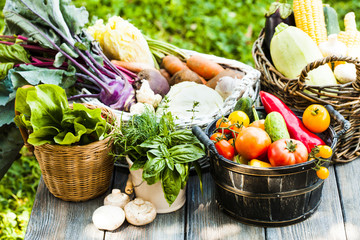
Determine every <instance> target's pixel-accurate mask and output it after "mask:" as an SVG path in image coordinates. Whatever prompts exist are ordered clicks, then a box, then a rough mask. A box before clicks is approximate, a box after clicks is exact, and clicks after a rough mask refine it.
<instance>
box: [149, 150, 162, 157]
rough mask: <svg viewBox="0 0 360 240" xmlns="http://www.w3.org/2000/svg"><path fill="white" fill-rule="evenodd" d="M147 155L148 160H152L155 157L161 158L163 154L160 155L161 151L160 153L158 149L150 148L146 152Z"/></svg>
mask: <svg viewBox="0 0 360 240" xmlns="http://www.w3.org/2000/svg"><path fill="white" fill-rule="evenodd" d="M147 157H148V159H149V160H152V159H154V158H156V157H160V158H162V157H163V155H162V153H161V151H160V150H159V149H151V150H149V151H148V152H147Z"/></svg>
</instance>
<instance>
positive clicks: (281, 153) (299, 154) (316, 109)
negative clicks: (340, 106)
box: [210, 105, 332, 179]
mask: <svg viewBox="0 0 360 240" xmlns="http://www.w3.org/2000/svg"><path fill="white" fill-rule="evenodd" d="M256 118H257V117H256ZM256 118H255V119H256ZM303 123H304V125H305V126H306V127H307V128H308V129H309V130H310V131H313V132H316V133H318V132H322V131H325V130H326V129H327V128H328V127H329V124H330V116H329V113H328V112H327V111H326V109H325V108H324V107H323V106H321V105H311V106H309V108H308V109H306V110H305V112H304V114H303ZM210 139H211V140H212V141H214V143H215V147H216V149H217V151H218V153H219V154H220V155H222V156H223V157H225V158H227V159H229V160H232V161H235V162H238V163H240V164H249V165H251V166H255V167H277V166H285V165H293V164H298V163H303V162H306V161H308V160H312V159H314V158H317V159H318V158H321V159H327V158H329V157H331V155H332V149H331V148H330V147H329V146H326V145H322V146H318V147H317V150H316V152H315V153H314V154H313V152H311V153H310V154H309V153H308V150H307V148H306V146H305V145H304V144H303V143H302V142H300V141H298V140H295V139H280V140H276V141H274V142H272V141H271V138H270V136H269V134H268V133H267V132H266V131H265V120H259V119H257V120H256V121H253V122H250V119H249V117H248V116H247V114H246V113H245V112H243V111H234V112H232V113H231V114H230V115H229V117H228V118H226V117H222V118H220V119H219V120H218V121H217V122H216V130H215V132H214V133H213V135H212V136H211V137H210ZM316 170H317V175H318V176H319V178H322V179H325V178H327V176H328V174H329V172H328V170H327V168H325V167H320V166H319V167H318V168H317V169H316Z"/></svg>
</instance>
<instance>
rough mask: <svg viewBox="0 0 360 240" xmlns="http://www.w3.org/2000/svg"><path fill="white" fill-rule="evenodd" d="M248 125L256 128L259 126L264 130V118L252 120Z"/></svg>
mask: <svg viewBox="0 0 360 240" xmlns="http://www.w3.org/2000/svg"><path fill="white" fill-rule="evenodd" d="M249 127H257V128H261V129H262V130H265V120H264V119H261V120H257V121H254V122H252V123H250V125H249Z"/></svg>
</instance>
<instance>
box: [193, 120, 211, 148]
mask: <svg viewBox="0 0 360 240" xmlns="http://www.w3.org/2000/svg"><path fill="white" fill-rule="evenodd" d="M192 133H193V134H194V135H195V136H196V137H197V138H198V139H199V141H200V142H201V143H202V144H204V145H205V147H206V148H207V149H208V150H209V151H211V152H213V153H216V148H215V145H214V143H213V141H211V140H210V139H209V137H208V136H207V135H206V134H205V133H204V131H203V130H202V129H201V128H200V127H199V126H197V125H195V126H193V127H192Z"/></svg>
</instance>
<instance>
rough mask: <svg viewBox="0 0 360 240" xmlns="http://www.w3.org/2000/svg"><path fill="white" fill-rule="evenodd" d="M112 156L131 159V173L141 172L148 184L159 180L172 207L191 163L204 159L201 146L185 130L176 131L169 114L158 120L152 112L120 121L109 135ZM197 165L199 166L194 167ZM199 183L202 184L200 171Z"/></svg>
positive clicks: (186, 178)
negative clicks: (126, 120) (113, 145)
mask: <svg viewBox="0 0 360 240" xmlns="http://www.w3.org/2000/svg"><path fill="white" fill-rule="evenodd" d="M112 137H113V138H114V143H115V154H116V155H118V156H119V157H124V156H126V155H128V156H130V157H131V158H132V160H133V162H134V164H133V165H132V167H131V168H130V170H136V169H140V168H142V169H143V176H142V177H143V179H144V180H145V181H146V182H147V183H148V184H149V185H151V184H154V183H156V182H158V181H161V184H162V187H163V190H164V196H165V199H166V201H167V202H168V203H169V204H170V205H171V204H172V203H173V202H174V201H175V199H176V197H177V195H178V193H179V191H180V189H183V188H184V187H185V186H186V183H187V181H188V179H189V168H190V166H191V164H192V163H195V162H196V160H198V159H199V158H201V157H203V156H204V154H205V151H204V146H203V145H202V144H201V143H200V142H199V140H198V139H197V138H196V137H195V136H194V135H193V134H192V132H191V131H190V130H188V129H177V126H176V125H175V123H174V119H173V117H172V115H171V113H170V112H168V113H164V114H163V115H162V116H161V117H160V118H159V119H157V118H156V115H155V114H154V113H153V112H151V111H146V112H145V113H143V114H142V115H135V116H133V117H132V118H131V119H130V120H129V121H128V122H122V123H121V127H120V129H118V131H115V133H114V134H113V136H112ZM195 166H199V165H195ZM198 174H200V175H199V177H200V182H201V172H200V173H198Z"/></svg>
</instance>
